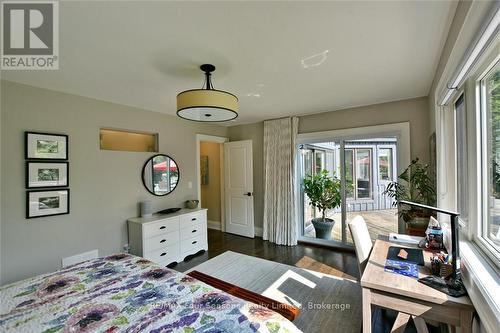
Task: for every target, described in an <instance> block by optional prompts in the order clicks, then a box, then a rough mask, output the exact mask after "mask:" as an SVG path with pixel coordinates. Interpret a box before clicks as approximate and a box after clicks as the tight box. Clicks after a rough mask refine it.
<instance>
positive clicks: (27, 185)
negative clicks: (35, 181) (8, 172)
mask: <svg viewBox="0 0 500 333" xmlns="http://www.w3.org/2000/svg"><path fill="white" fill-rule="evenodd" d="M31 164H62V165H66V183H64V184H57V185H41V186H30V165H31ZM68 186H69V162H67V161H62V162H59V161H57V162H55V161H53V160H44V161H38V160H36V161H26V183H25V187H26V189H43V188H57V187H68Z"/></svg>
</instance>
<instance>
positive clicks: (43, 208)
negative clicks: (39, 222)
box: [26, 189, 69, 219]
mask: <svg viewBox="0 0 500 333" xmlns="http://www.w3.org/2000/svg"><path fill="white" fill-rule="evenodd" d="M62 214H69V189H61V190H52V191H47V190H32V191H27V192H26V218H27V219H32V218H36V217H44V216H53V215H62Z"/></svg>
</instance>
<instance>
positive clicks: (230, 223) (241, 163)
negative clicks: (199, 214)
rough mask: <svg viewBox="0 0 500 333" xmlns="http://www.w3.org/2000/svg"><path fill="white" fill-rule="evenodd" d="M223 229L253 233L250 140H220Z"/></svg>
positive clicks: (243, 233)
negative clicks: (222, 158)
mask: <svg viewBox="0 0 500 333" xmlns="http://www.w3.org/2000/svg"><path fill="white" fill-rule="evenodd" d="M224 184H225V191H224V192H225V196H226V198H225V201H226V232H229V233H232V234H237V235H241V236H246V237H251V238H253V237H254V236H255V230H254V212H253V204H254V203H253V164H252V141H251V140H244V141H233V142H226V143H224Z"/></svg>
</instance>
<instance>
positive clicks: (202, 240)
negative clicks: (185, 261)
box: [181, 232, 207, 254]
mask: <svg viewBox="0 0 500 333" xmlns="http://www.w3.org/2000/svg"><path fill="white" fill-rule="evenodd" d="M206 245H207V233H206V232H204V233H203V234H200V235H198V236H196V237H193V238H189V239H184V240H183V241H182V242H181V253H187V252H189V254H194V253H195V252H196V250H197V249H202V248H205V247H206Z"/></svg>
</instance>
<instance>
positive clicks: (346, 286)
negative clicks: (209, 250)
mask: <svg viewBox="0 0 500 333" xmlns="http://www.w3.org/2000/svg"><path fill="white" fill-rule="evenodd" d="M191 270H196V271H199V272H202V273H205V274H209V275H211V276H214V277H216V278H218V279H221V280H224V281H226V282H229V283H233V284H235V285H237V286H239V287H242V288H245V289H248V290H251V291H253V292H256V293H259V294H262V295H264V296H266V297H269V298H272V299H274V300H277V301H279V302H283V303H287V304H291V305H294V306H297V307H300V309H301V313H300V315H299V316H298V317H297V318H296V319H295V320H294V322H293V323H294V324H295V325H296V326H297V327H298V328H299V329H300V330H302V331H303V332H314V333H316V332H329V333H330V332H342V333H351V332H352V333H359V332H360V330H361V287H360V286H359V283H357V282H356V281H355V280H352V279H348V278H342V277H338V276H333V275H328V274H324V273H320V272H316V271H312V270H307V269H302V268H298V267H293V266H288V265H285V264H280V263H277V262H274V261H269V260H264V259H260V258H256V257H252V256H247V255H244V254H241V253H236V252H232V251H227V252H224V253H223V254H221V255H219V256H217V257H215V258H212V259H210V260H208V261H206V262H204V263H202V264H200V265H198V266H196V267H193V268H192V269H191ZM191 270H190V271H191Z"/></svg>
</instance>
